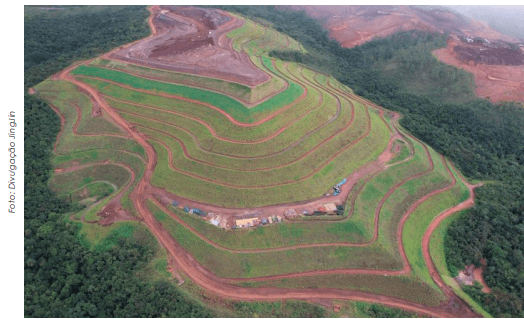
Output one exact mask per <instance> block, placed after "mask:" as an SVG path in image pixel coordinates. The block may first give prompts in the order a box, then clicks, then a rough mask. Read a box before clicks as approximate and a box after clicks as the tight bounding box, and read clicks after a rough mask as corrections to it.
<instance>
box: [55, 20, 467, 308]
mask: <svg viewBox="0 0 524 319" xmlns="http://www.w3.org/2000/svg"><path fill="white" fill-rule="evenodd" d="M148 22H149V24H150V26H151V28H152V32H153V34H155V33H156V29H155V27H154V25H153V24H152V18H151V17H150V19H149V20H148ZM74 67H75V65H73V66H71V67H69V68H67V69H66V70H64V71H63V72H61V73H60V74H58V75H57V77H59V78H60V79H62V80H67V81H70V82H72V83H74V84H75V85H77V86H78V87H80V88H81V89H83V90H85V91H86V92H88V94H89V97H90V98H91V99H92V100H93V101H95V102H96V103H98V105H100V107H101V108H102V109H103V110H104V111H106V112H107V114H108V115H109V116H110V117H111V118H112V119H113V120H114V122H115V123H117V124H118V125H120V126H121V127H122V128H123V129H124V130H126V131H127V132H128V133H129V134H130V136H131V137H132V138H133V139H135V140H136V141H137V142H138V143H139V144H140V145H141V146H143V147H144V149H145V150H146V153H147V157H148V161H147V164H146V170H145V173H144V175H143V177H142V179H141V180H140V181H139V182H138V184H137V186H136V187H135V189H134V190H133V192H132V194H131V198H132V201H133V204H134V206H135V207H136V208H137V210H138V212H139V213H140V215H141V216H142V218H143V221H144V222H145V223H146V224H147V226H148V227H149V228H150V229H151V231H152V232H153V233H154V234H155V236H156V237H157V239H158V240H159V242H160V243H161V244H162V246H164V247H165V248H166V250H167V251H168V252H169V255H170V256H171V257H172V260H173V261H174V262H176V264H177V265H178V267H179V268H180V269H181V270H183V271H184V272H185V273H186V274H187V275H188V276H189V277H190V278H191V279H192V280H193V281H194V282H195V283H196V284H198V285H199V286H201V287H203V288H205V289H207V290H209V291H211V292H213V293H216V294H218V295H219V296H221V297H225V298H232V299H238V300H281V299H301V300H311V301H314V300H317V299H349V300H358V301H364V302H378V303H381V304H384V305H387V306H391V307H396V308H402V309H405V310H408V311H415V312H418V313H420V314H425V315H429V316H436V317H456V316H476V314H475V313H473V312H472V311H471V310H470V309H469V308H468V307H467V305H466V304H465V303H464V302H463V301H462V300H461V299H459V298H458V297H457V296H456V295H455V294H454V293H453V291H452V290H451V289H450V288H449V287H447V286H446V285H445V284H444V283H443V282H442V280H441V278H440V276H439V274H438V272H437V271H436V268H435V266H434V264H433V261H432V260H431V256H430V255H429V238H430V237H431V234H432V232H433V230H434V229H435V228H436V226H438V224H439V223H440V222H441V221H442V220H443V219H444V218H446V217H447V216H449V215H451V214H453V213H454V212H456V211H459V210H461V209H465V208H467V207H470V206H471V205H473V202H474V192H473V189H474V188H475V187H476V186H471V185H468V187H469V188H470V197H469V198H468V200H467V201H465V202H463V203H461V204H459V205H457V206H455V207H453V208H451V209H448V210H446V211H445V212H443V213H442V214H440V215H439V216H438V217H437V218H436V219H435V220H433V221H432V223H431V225H430V227H429V228H428V230H427V231H426V233H425V235H424V239H423V243H422V245H423V251H424V258H425V261H426V263H427V265H428V268H429V269H430V274H431V276H432V278H433V280H434V281H435V282H436V283H437V285H439V287H441V288H442V290H443V292H444V293H445V294H446V295H447V296H448V297H449V299H450V302H448V305H446V306H444V307H429V306H425V305H420V304H416V303H414V302H410V301H406V300H402V299H398V298H394V297H387V296H382V295H377V294H372V293H365V292H361V291H350V290H340V289H328V288H320V289H286V288H246V287H239V286H234V285H230V284H228V281H230V280H236V279H226V278H218V277H216V276H215V275H214V274H212V273H211V272H209V271H208V270H207V269H205V268H204V267H202V266H201V265H200V264H198V263H197V262H196V261H195V259H194V258H193V257H191V255H190V254H189V253H188V252H187V251H186V250H184V249H183V248H182V247H180V246H179V244H178V243H176V241H174V240H173V238H172V237H171V236H170V235H169V234H168V233H167V231H166V230H165V229H164V228H163V227H162V226H161V224H159V223H158V222H157V221H156V220H155V218H154V217H153V215H152V213H151V212H150V211H149V210H148V208H147V206H146V201H147V200H148V199H153V200H154V197H153V196H152V193H151V189H152V187H151V185H150V180H151V176H152V172H153V170H154V168H155V166H156V162H157V157H156V152H155V150H154V148H153V147H152V146H151V145H150V144H149V143H148V142H147V140H146V137H145V136H143V135H142V134H140V133H138V132H136V131H135V130H133V129H132V128H131V124H130V123H128V122H127V121H126V120H125V119H124V118H122V117H121V116H120V115H119V114H118V112H116V111H115V110H114V109H113V108H111V107H110V106H109V105H108V104H107V103H106V102H105V101H104V99H103V98H102V97H101V95H100V94H99V92H97V91H95V90H94V89H93V88H91V87H90V86H88V85H86V84H84V83H83V82H81V81H78V80H77V79H75V78H74V77H72V76H71V75H69V72H70V71H71V69H72V68H74ZM333 89H335V88H333ZM335 90H336V91H337V92H340V91H339V90H337V89H335ZM344 95H346V96H350V97H351V98H355V99H356V100H358V101H359V102H362V103H364V104H366V105H368V106H369V105H372V104H371V103H369V102H367V101H364V100H362V99H361V98H359V97H356V96H354V95H353V94H348V93H345V92H344ZM373 107H375V106H373ZM380 110H381V111H380V113H381V116H382V115H383V114H384V110H383V109H382V108H380ZM55 111H56V109H55ZM275 115H276V114H272V115H271V116H275ZM368 116H369V114H368ZM264 120H268V119H267V118H266V119H264ZM61 122H62V129H63V127H64V122H65V121H64V118H63V116H61ZM240 124H244V125H246V126H249V125H252V124H246V123H240ZM60 134H61V132H60V133H59V135H58V137H60ZM55 150H56V143H55ZM443 160H444V159H443ZM444 161H445V160H444ZM431 166H432V167H433V165H431ZM446 168H447V171H448V173H449V174H450V176H452V180H453V182H452V183H451V184H450V185H448V186H446V187H444V188H442V189H438V190H435V191H433V192H430V193H429V194H426V195H425V196H424V197H422V198H420V199H418V200H417V201H416V202H415V203H414V204H413V205H412V206H410V208H409V209H408V210H407V211H406V212H405V214H404V216H403V218H402V219H401V221H400V227H399V229H398V231H397V241H398V245H399V249H400V252H401V255H402V259H403V260H404V263H405V266H404V268H403V269H402V270H400V271H402V272H406V271H410V270H411V267H410V265H409V262H408V260H407V257H406V254H405V251H404V246H403V243H402V229H403V226H404V223H405V222H406V220H407V218H408V217H409V215H410V214H411V213H412V212H413V211H414V210H415V209H416V208H417V207H418V205H420V204H421V203H423V202H424V201H426V200H427V199H429V198H430V197H432V196H434V195H436V194H439V193H441V192H444V191H446V190H449V189H450V188H452V187H453V186H454V185H455V184H456V179H455V178H454V176H453V174H452V173H451V170H450V168H449V166H448V165H447V162H446ZM461 178H462V177H461ZM388 194H389V193H388ZM377 222H378V220H377ZM334 271H335V272H334V273H336V271H337V270H334ZM344 271H346V270H344ZM353 271H362V273H363V274H373V273H374V270H353ZM326 272H328V273H329V272H330V271H326ZM316 274H319V273H318V272H316ZM381 274H384V272H382V273H381ZM300 275H304V273H302V274H288V275H283V276H288V278H289V277H294V276H300ZM267 279H268V278H267V277H265V279H264V280H267ZM244 280H245V279H244ZM249 280H253V279H249ZM256 280H258V279H256ZM457 304H458V306H456V305H457ZM450 305H452V306H450ZM453 305H455V306H456V307H455V306H453Z"/></svg>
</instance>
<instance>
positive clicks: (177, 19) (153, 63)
mask: <svg viewBox="0 0 524 319" xmlns="http://www.w3.org/2000/svg"><path fill="white" fill-rule="evenodd" d="M151 11H152V14H153V18H152V19H150V22H151V24H152V25H154V27H153V28H154V30H155V31H154V36H152V37H149V38H146V39H144V40H142V41H139V42H138V43H136V44H133V45H131V46H127V47H125V48H123V49H122V50H119V51H117V52H115V53H114V54H111V55H110V57H111V58H112V59H118V60H122V61H126V62H132V63H135V64H139V65H143V66H148V67H156V68H162V69H168V70H174V71H177V72H185V73H191V74H196V75H202V76H211V77H216V78H220V79H224V80H227V81H232V82H237V83H241V84H244V85H248V86H255V85H258V84H260V83H263V82H266V81H268V80H269V76H268V75H267V74H266V73H264V72H263V71H261V70H260V69H258V68H257V67H255V65H254V64H253V63H252V62H251V60H250V59H249V57H248V56H247V55H245V54H243V53H239V52H236V51H234V50H233V48H232V47H231V42H230V41H227V40H226V39H225V38H224V37H223V36H224V35H225V34H226V33H227V32H229V31H231V30H233V29H235V28H238V27H240V26H242V25H243V21H241V20H238V19H236V18H235V17H233V16H231V15H229V14H228V13H225V12H223V11H220V10H211V9H203V8H184V7H171V6H154V7H153V8H152V9H151Z"/></svg>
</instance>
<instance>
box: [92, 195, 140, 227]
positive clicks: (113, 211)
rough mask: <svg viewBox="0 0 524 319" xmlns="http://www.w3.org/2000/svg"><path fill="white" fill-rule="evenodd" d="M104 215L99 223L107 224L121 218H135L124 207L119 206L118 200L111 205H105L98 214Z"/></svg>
mask: <svg viewBox="0 0 524 319" xmlns="http://www.w3.org/2000/svg"><path fill="white" fill-rule="evenodd" d="M97 215H98V216H100V217H102V218H101V219H100V221H99V222H98V224H99V225H102V226H107V225H111V224H112V223H114V222H116V221H120V220H134V219H135V218H133V217H132V216H130V215H129V214H128V213H127V212H126V211H125V210H123V209H122V207H118V205H117V203H116V202H114V201H113V202H111V203H110V204H109V205H107V206H106V207H104V209H102V210H101V211H100V212H99V213H98V214H97Z"/></svg>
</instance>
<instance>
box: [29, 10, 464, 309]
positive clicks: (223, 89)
mask: <svg viewBox="0 0 524 319" xmlns="http://www.w3.org/2000/svg"><path fill="white" fill-rule="evenodd" d="M151 12H152V18H151V19H150V22H151V26H152V30H153V34H152V35H151V36H150V37H149V38H147V39H145V40H143V41H138V42H136V43H133V44H130V45H127V46H125V47H123V48H119V49H116V50H115V51H113V52H110V53H108V54H105V55H104V56H102V57H101V58H99V59H96V60H92V61H86V62H84V63H82V64H81V65H75V66H72V67H70V68H68V69H66V70H64V71H63V72H61V73H60V74H57V75H56V76H55V77H53V78H52V79H50V80H47V81H45V82H43V83H41V84H40V85H38V86H37V87H36V88H35V89H36V92H37V93H38V94H40V95H41V96H42V97H44V98H46V99H48V101H50V102H51V103H52V105H53V107H54V109H55V111H56V112H57V113H58V114H59V115H60V116H61V118H62V121H63V131H62V133H61V135H60V136H59V138H58V140H57V144H56V146H55V152H56V153H57V157H56V158H55V165H56V167H57V169H56V171H55V174H56V175H55V177H54V180H53V182H52V183H55V184H56V183H60V184H63V183H66V182H68V183H71V185H75V187H76V188H75V189H72V190H71V192H69V194H71V193H75V194H76V192H77V188H79V189H80V191H82V190H83V189H84V188H85V189H86V190H88V188H87V187H88V186H89V185H91V184H90V183H92V182H98V184H103V185H110V186H111V185H114V186H115V187H113V193H112V195H111V196H108V197H106V198H105V199H102V200H100V199H98V198H97V199H96V202H95V203H94V204H93V205H92V206H90V207H88V208H86V210H84V211H82V212H81V213H79V214H77V215H76V216H74V217H72V218H78V219H81V220H85V221H94V222H96V221H98V222H99V223H100V224H107V223H112V222H115V221H117V220H119V219H130V218H138V219H140V220H141V221H143V222H144V223H145V224H146V225H147V226H148V227H149V228H150V229H151V230H152V232H153V233H154V234H155V235H156V236H157V238H158V240H159V241H160V243H161V244H162V245H163V246H164V247H165V248H166V249H167V251H168V253H169V255H170V267H171V268H170V269H171V270H172V271H175V274H176V275H177V277H178V278H179V279H180V280H181V281H182V280H183V276H181V275H180V273H179V272H178V271H182V272H183V273H184V276H187V277H189V278H190V279H191V280H192V281H193V282H195V283H196V284H198V285H200V286H202V287H204V288H207V289H209V290H210V291H212V292H214V293H217V294H219V295H221V296H223V297H227V298H234V299H241V300H278V299H282V298H295V299H305V300H317V299H319V298H323V299H335V298H337V299H355V300H361V301H376V302H380V303H383V304H385V305H389V306H394V307H400V308H403V309H406V310H411V311H417V312H419V313H423V314H427V315H433V316H458V315H459V316H470V315H473V313H472V312H471V310H469V308H468V307H467V306H466V305H465V304H464V302H463V301H462V300H461V299H459V298H457V296H456V295H455V294H454V293H453V292H452V291H451V290H450V289H448V288H447V286H445V285H443V284H442V282H441V280H440V277H439V275H438V273H436V272H433V271H431V269H432V268H431V267H432V261H431V259H430V258H429V257H427V256H426V255H425V252H427V249H428V247H427V246H428V243H425V242H424V241H423V238H425V236H427V234H429V235H431V229H432V228H431V227H430V225H432V227H433V226H434V223H432V221H433V219H434V218H435V217H437V216H439V215H440V214H441V213H442V212H443V211H446V210H447V209H450V208H451V207H459V208H461V209H462V208H465V207H467V206H468V205H471V204H472V196H473V187H470V188H469V191H468V188H467V187H466V185H467V184H466V182H465V181H464V180H463V179H461V178H457V175H456V172H455V171H454V169H453V168H452V167H451V166H450V164H449V163H448V161H447V160H446V159H445V158H444V157H442V156H440V155H438V154H437V153H436V152H435V151H433V150H432V149H430V148H428V147H427V146H425V145H424V144H422V143H421V142H420V141H418V140H416V139H415V138H414V137H412V136H410V135H409V134H407V133H406V132H404V131H403V130H402V129H401V128H400V127H399V125H398V124H397V121H398V118H399V115H398V114H396V113H391V112H386V111H385V110H384V109H382V108H381V107H380V106H377V105H374V104H372V103H370V102H368V101H366V100H364V99H362V98H360V97H358V96H356V95H354V94H353V93H352V92H351V90H350V89H348V88H346V87H344V86H343V85H341V84H340V83H338V82H337V81H336V80H334V79H333V78H331V77H329V76H326V75H324V74H320V73H318V72H315V71H314V70H311V69H308V68H307V67H306V66H304V65H300V64H296V63H291V62H284V61H281V60H278V59H271V58H269V57H268V56H267V53H268V52H269V51H271V50H273V49H279V50H296V51H298V50H304V49H303V47H302V46H301V45H300V44H299V43H297V42H296V41H295V40H293V39H290V38H289V37H287V36H285V35H283V34H281V33H279V32H277V31H276V30H274V29H271V28H270V27H269V26H267V25H264V24H262V23H255V22H253V21H250V20H248V19H245V18H242V17H240V16H232V15H229V14H226V13H223V12H220V11H217V10H202V9H188V8H170V7H157V6H154V7H153V8H152V9H151ZM161 19H164V20H165V19H167V20H165V21H163V22H159V20H161ZM166 21H169V22H166ZM180 25H184V26H186V27H184V28H177V26H180ZM232 26H234V27H232ZM180 30H186V31H187V30H189V31H187V32H186V33H180V34H179V33H177V32H178V31H180ZM191 30H193V31H191ZM204 31H206V32H209V33H206V32H204ZM166 35H170V37H171V36H172V37H173V38H169V39H167V38H168V37H167V36H166ZM196 42H198V43H196ZM137 48H138V49H137ZM166 50H167V51H169V52H170V53H169V54H167V53H166ZM202 50H205V52H207V53H206V54H210V55H212V56H213V59H218V58H219V56H220V55H221V54H222V53H224V52H226V53H224V55H223V56H225V57H226V58H225V60H224V61H222V62H221V63H223V64H224V65H223V66H221V67H220V68H219V67H217V65H216V64H211V65H202V63H203V60H198V61H194V60H191V61H189V62H191V63H193V66H191V68H188V67H184V68H182V67H180V65H181V63H182V61H185V62H187V59H186V58H187V55H188V54H189V53H191V54H194V55H197V53H198V54H200V53H202ZM137 52H138V53H137ZM158 52H164V53H165V54H164V53H162V54H160V53H158ZM166 56H167V58H166V59H167V60H165V61H164V60H162V57H166ZM232 57H238V59H240V60H241V63H242V65H243V67H244V68H240V67H239V68H237V69H234V70H233V69H227V68H226V66H227V64H228V63H229V61H230V60H228V59H230V58H232ZM144 61H145V62H144ZM214 61H215V60H214ZM168 62H169V63H170V65H174V66H175V67H172V68H165V69H164V70H162V69H161V67H162V66H163V65H164V64H166V63H168ZM233 65H234V64H233ZM247 70H248V71H247ZM244 71H245V72H247V73H243V72H244ZM262 74H263V75H262ZM253 79H256V80H253ZM80 105H81V106H80ZM89 107H91V108H92V110H91V112H90V114H89ZM102 119H104V120H102ZM82 123H83V124H82ZM79 127H82V128H83V129H82V130H81V131H79ZM97 127H98V128H99V129H97ZM108 165H114V166H115V169H114V170H113V172H115V174H117V175H118V176H110V174H103V173H97V172H104V169H106V168H107V166H108ZM116 167H119V168H118V169H116ZM119 171H121V172H120V173H118V172H119ZM88 175H89V176H92V177H91V178H92V179H93V180H86V178H89V177H86V176H88ZM124 176H127V178H124ZM343 179H346V183H345V184H343V185H342V186H341V187H340V195H338V196H333V195H331V196H323V195H324V194H325V193H326V192H330V189H331V188H332V186H333V185H335V184H337V183H338V182H340V181H341V180H343ZM79 181H80V182H79ZM56 189H57V190H59V187H56ZM88 191H89V190H88ZM66 194H67V193H66ZM89 194H90V193H89ZM75 196H76V195H75ZM86 196H87V195H86ZM174 201H176V202H177V206H179V205H181V206H184V205H186V206H189V207H192V208H199V209H201V210H204V211H206V212H210V213H211V212H212V213H214V214H216V215H219V216H223V217H224V218H225V219H227V221H228V225H230V223H231V222H232V221H233V220H235V219H236V218H237V217H239V216H245V215H246V213H251V214H255V215H254V216H259V217H260V218H263V217H268V216H271V215H275V214H277V215H279V214H280V215H281V214H283V213H284V212H286V211H288V210H295V211H298V212H302V211H304V210H307V211H314V210H316V209H318V207H319V206H322V205H323V204H328V203H330V204H337V205H345V210H344V212H343V213H342V215H339V216H333V217H330V216H320V217H303V218H302V219H299V220H297V219H291V220H289V221H287V222H284V223H280V224H274V225H269V226H265V227H262V228H259V229H257V230H256V231H252V230H235V231H231V230H224V229H219V228H214V227H215V226H211V225H209V224H206V223H204V221H202V220H201V219H197V218H194V216H190V215H187V214H185V213H184V212H182V211H181V210H178V209H177V207H175V206H174V205H172V203H173V202H174ZM459 203H460V204H459ZM457 204H459V206H456V205H457ZM453 209H456V208H453ZM446 212H449V211H446ZM96 213H98V215H99V216H97V215H96ZM437 223H438V219H437ZM428 227H429V228H428ZM228 228H229V227H228ZM426 229H429V230H428V231H426ZM408 234H409V235H408ZM405 236H409V237H405ZM428 268H429V270H428ZM341 276H342V277H341ZM318 278H331V279H328V280H321V283H318V281H317V283H316V285H317V286H318V287H319V289H316V290H315V289H302V288H303V287H305V286H304V285H303V283H301V281H303V280H317V279H318ZM333 278H336V279H335V280H333ZM341 278H343V279H341ZM356 278H358V280H356ZM352 279H354V280H355V281H354V282H353V284H352V285H348V286H343V285H341V283H343V282H347V281H348V280H349V281H351V280H352ZM382 284H386V285H387V289H379V287H380V285H382ZM246 285H247V286H250V285H252V286H253V287H244V286H246ZM308 285H310V284H308ZM308 287H309V286H308ZM348 287H349V288H350V290H348V289H347V288H348Z"/></svg>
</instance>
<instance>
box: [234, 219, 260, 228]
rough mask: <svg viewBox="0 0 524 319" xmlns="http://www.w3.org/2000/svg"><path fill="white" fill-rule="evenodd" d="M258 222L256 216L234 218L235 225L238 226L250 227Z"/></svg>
mask: <svg viewBox="0 0 524 319" xmlns="http://www.w3.org/2000/svg"><path fill="white" fill-rule="evenodd" d="M257 223H258V218H244V219H237V220H235V225H236V227H237V228H239V227H251V226H253V225H256V224H257Z"/></svg>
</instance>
